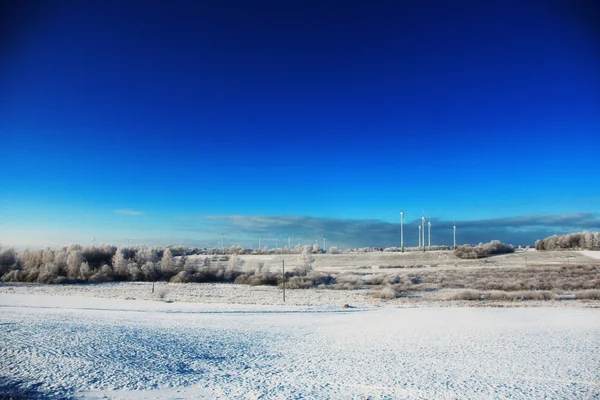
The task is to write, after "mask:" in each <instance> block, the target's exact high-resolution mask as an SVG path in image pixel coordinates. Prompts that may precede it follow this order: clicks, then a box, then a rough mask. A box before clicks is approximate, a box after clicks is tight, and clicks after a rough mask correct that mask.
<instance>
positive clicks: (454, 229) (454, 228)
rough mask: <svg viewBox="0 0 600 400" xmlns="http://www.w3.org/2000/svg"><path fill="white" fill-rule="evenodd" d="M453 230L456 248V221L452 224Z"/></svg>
mask: <svg viewBox="0 0 600 400" xmlns="http://www.w3.org/2000/svg"><path fill="white" fill-rule="evenodd" d="M452 230H453V231H454V232H453V233H454V248H455V249H456V222H455V223H454V225H453V226H452Z"/></svg>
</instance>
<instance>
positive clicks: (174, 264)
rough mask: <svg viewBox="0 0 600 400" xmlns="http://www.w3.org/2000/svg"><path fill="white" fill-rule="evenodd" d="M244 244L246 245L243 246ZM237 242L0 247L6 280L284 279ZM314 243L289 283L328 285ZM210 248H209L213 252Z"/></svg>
mask: <svg viewBox="0 0 600 400" xmlns="http://www.w3.org/2000/svg"><path fill="white" fill-rule="evenodd" d="M239 249H241V248H239ZM239 249H238V248H231V249H229V251H228V252H229V254H228V255H222V254H221V255H218V254H213V255H211V256H208V257H206V258H204V259H198V258H191V257H188V254H189V253H193V252H194V249H187V248H184V247H173V248H170V247H167V248H150V247H123V248H117V247H115V246H110V245H101V246H99V247H96V246H86V247H82V246H79V245H70V246H66V247H62V248H59V249H56V250H52V249H43V250H25V251H23V252H21V253H17V252H16V251H15V250H14V249H12V248H5V249H0V276H1V277H2V280H3V281H4V282H35V283H53V284H61V283H79V282H96V283H98V282H109V281H167V282H174V283H188V282H197V283H203V282H231V283H239V284H248V285H272V286H276V285H281V284H282V282H283V276H282V274H281V273H280V272H279V271H277V272H274V271H270V270H268V269H264V268H263V267H264V264H263V263H257V264H256V265H253V266H250V265H245V262H244V261H243V260H241V259H240V258H239V257H238V255H237V254H238V253H240V251H237V250H239ZM313 250H317V251H318V249H317V248H315V247H313V246H304V247H302V248H301V249H299V251H298V256H297V257H298V258H299V260H300V264H301V266H299V267H296V268H294V269H293V270H291V271H287V272H286V280H287V281H289V282H288V286H289V287H290V288H306V287H314V286H319V285H329V284H333V283H334V282H335V279H334V278H333V277H331V276H330V275H324V274H319V273H315V272H313V271H312V264H313V262H314V259H313V256H312V252H313ZM209 253H210V252H209Z"/></svg>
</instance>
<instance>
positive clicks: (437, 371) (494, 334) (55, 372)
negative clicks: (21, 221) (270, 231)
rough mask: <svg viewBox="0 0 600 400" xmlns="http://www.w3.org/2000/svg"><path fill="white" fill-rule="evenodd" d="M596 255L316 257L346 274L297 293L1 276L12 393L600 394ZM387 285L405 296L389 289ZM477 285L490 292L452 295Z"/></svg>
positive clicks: (273, 264)
mask: <svg viewBox="0 0 600 400" xmlns="http://www.w3.org/2000/svg"><path fill="white" fill-rule="evenodd" d="M595 255H596V254H595V253H594V254H589V253H588V254H585V255H584V254H582V253H577V252H535V251H529V252H523V253H516V254H510V255H502V256H495V257H490V258H487V259H485V260H483V261H482V260H459V259H456V258H455V257H454V256H453V255H452V253H450V252H435V253H434V252H432V253H425V254H423V253H406V254H398V253H363V254H342V255H317V256H316V257H315V258H316V262H315V264H316V265H314V266H313V267H314V270H316V271H317V272H319V273H330V274H332V275H334V276H336V277H337V281H339V282H345V283H338V284H336V285H342V286H341V287H338V288H337V289H335V288H332V287H329V288H320V287H317V288H310V289H295V290H287V296H286V303H283V301H282V290H281V288H279V287H277V286H250V285H239V284H231V283H204V284H200V283H165V282H158V283H156V284H155V291H154V293H152V283H149V282H139V283H136V282H121V283H102V284H79V285H44V284H2V285H0V327H1V329H0V343H2V345H1V346H0V394H2V395H4V397H7V395H8V396H9V397H13V398H60V399H62V398H93V399H99V398H102V399H106V398H112V399H156V398H160V399H162V398H207V399H213V398H222V399H230V398H234V399H235V398H240V399H241V398H244V399H247V398H250V399H253V398H256V399H258V398H269V399H271V398H279V399H289V398H317V399H321V398H322V399H330V398H335V399H346V398H348V399H355V398H369V399H380V398H381V399H383V398H386V399H389V398H399V399H403V398H406V399H431V398H436V399H437V398H440V399H445V398H446V399H457V398H461V399H462V398H464V399H467V398H468V399H494V398H498V399H500V398H531V399H539V398H561V399H600V372H599V371H600V300H599V299H595V298H593V297H581V296H580V294H581V293H592V294H593V293H595V291H596V289H595V288H596V287H600V286H597V285H600V275H599V274H600V260H599V259H597V258H595V257H594V256H595ZM242 258H243V259H244V261H245V263H244V265H243V266H242V268H254V267H255V266H256V264H257V263H259V262H264V263H265V268H270V269H272V270H273V271H277V270H278V269H279V264H280V262H281V260H282V258H285V259H286V267H289V268H294V265H296V266H299V265H300V263H299V260H298V256H294V255H287V256H283V257H282V256H258V255H257V256H244V257H242ZM525 260H526V263H525ZM396 275H398V276H400V278H395V279H396V281H399V282H400V283H395V284H394V285H391V286H390V284H384V283H381V282H380V281H378V279H380V278H382V277H384V278H385V279H390V276H391V277H394V276H396ZM410 279H412V281H411V280H410ZM413 281H414V282H413ZM347 285H350V286H348V287H347ZM385 285H387V286H389V287H396V288H397V289H398V291H399V292H398V293H399V295H398V297H392V298H382V297H381V296H378V295H377V294H378V293H379V292H380V291H382V287H383V286H385ZM332 286H333V285H332ZM336 287H337V286H336ZM465 289H468V290H469V291H474V292H475V293H476V294H478V296H479V297H476V300H475V301H473V299H472V300H467V299H462V297H460V298H455V297H454V296H455V294H457V293H459V294H460V293H462V292H463V291H464V290H465ZM519 293H534V294H539V293H549V294H550V295H551V296H550V297H548V298H546V300H543V298H538V297H531V298H525V297H523V296H522V295H518V296H516V297H512V298H511V297H510V296H512V295H514V294H519ZM499 294H500V295H499ZM578 296H579V297H578ZM346 304H349V305H350V307H349V308H345V307H343V306H344V305H346ZM0 398H2V396H1V395H0Z"/></svg>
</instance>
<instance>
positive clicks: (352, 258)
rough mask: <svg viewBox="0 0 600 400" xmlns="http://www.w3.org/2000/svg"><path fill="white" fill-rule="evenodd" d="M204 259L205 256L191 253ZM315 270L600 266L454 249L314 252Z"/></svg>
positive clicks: (292, 257) (549, 256)
mask: <svg viewBox="0 0 600 400" xmlns="http://www.w3.org/2000/svg"><path fill="white" fill-rule="evenodd" d="M190 257H195V258H199V259H204V258H206V256H190ZM313 257H314V259H315V262H314V264H313V269H315V270H316V271H322V272H331V273H343V272H358V271H363V272H364V270H367V269H382V268H383V269H388V268H390V267H397V269H408V268H411V269H415V268H416V269H422V268H431V267H433V268H462V267H478V266H484V267H490V266H495V267H525V266H538V267H539V266H560V265H576V264H593V265H600V251H582V252H579V251H535V250H532V249H530V250H527V251H525V250H522V251H516V252H515V253H512V254H503V255H497V256H493V257H488V258H485V259H477V260H464V259H460V258H458V257H456V256H454V253H453V252H452V251H430V252H406V253H391V252H370V253H349V254H314V255H313ZM239 258H240V259H242V260H244V261H245V263H246V264H248V265H249V266H252V265H255V264H256V263H259V262H262V263H264V264H265V267H267V268H272V269H280V268H281V264H282V261H283V260H285V265H286V268H294V267H299V266H300V265H301V261H300V258H299V257H298V255H296V254H278V255H241V256H239Z"/></svg>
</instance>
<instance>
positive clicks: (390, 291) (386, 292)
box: [373, 286, 398, 300]
mask: <svg viewBox="0 0 600 400" xmlns="http://www.w3.org/2000/svg"><path fill="white" fill-rule="evenodd" d="M373 295H374V296H375V297H377V298H379V299H388V300H392V299H395V298H397V297H398V292H397V291H396V290H395V289H394V288H393V287H392V286H386V287H384V288H383V289H381V290H378V291H376V292H375V293H374V294H373Z"/></svg>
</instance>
